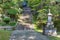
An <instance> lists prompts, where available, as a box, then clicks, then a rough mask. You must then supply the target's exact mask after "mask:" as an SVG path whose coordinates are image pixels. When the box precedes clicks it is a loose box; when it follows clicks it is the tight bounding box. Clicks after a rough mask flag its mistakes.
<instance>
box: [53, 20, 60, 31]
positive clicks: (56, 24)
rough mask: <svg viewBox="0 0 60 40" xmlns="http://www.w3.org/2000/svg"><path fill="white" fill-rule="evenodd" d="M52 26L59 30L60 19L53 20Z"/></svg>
mask: <svg viewBox="0 0 60 40" xmlns="http://www.w3.org/2000/svg"><path fill="white" fill-rule="evenodd" d="M54 26H55V27H56V28H57V31H60V20H55V21H54Z"/></svg>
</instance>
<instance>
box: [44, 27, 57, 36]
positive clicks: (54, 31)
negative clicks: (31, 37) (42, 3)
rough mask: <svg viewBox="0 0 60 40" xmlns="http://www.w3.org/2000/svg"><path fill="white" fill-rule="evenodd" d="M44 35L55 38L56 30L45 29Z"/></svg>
mask: <svg viewBox="0 0 60 40" xmlns="http://www.w3.org/2000/svg"><path fill="white" fill-rule="evenodd" d="M44 34H45V35H48V36H56V35H57V31H56V29H55V28H54V29H45V33H44Z"/></svg>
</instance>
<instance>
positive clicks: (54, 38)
mask: <svg viewBox="0 0 60 40" xmlns="http://www.w3.org/2000/svg"><path fill="white" fill-rule="evenodd" d="M35 31H37V32H40V33H42V32H43V30H42V29H37V28H36V27H35ZM57 34H58V36H59V35H60V32H57ZM58 36H56V37H53V36H49V37H48V38H49V40H60V36H59V37H58Z"/></svg>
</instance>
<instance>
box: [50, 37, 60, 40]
mask: <svg viewBox="0 0 60 40" xmlns="http://www.w3.org/2000/svg"><path fill="white" fill-rule="evenodd" d="M49 39H50V40H60V38H59V37H53V36H50V37H49Z"/></svg>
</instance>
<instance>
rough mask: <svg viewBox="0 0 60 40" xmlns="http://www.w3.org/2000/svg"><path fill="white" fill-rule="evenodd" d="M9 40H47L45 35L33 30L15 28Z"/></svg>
mask: <svg viewBox="0 0 60 40" xmlns="http://www.w3.org/2000/svg"><path fill="white" fill-rule="evenodd" d="M10 40H49V39H48V38H47V37H46V36H43V35H42V34H40V33H38V32H35V31H33V30H15V31H13V33H12V34H11V37H10Z"/></svg>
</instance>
